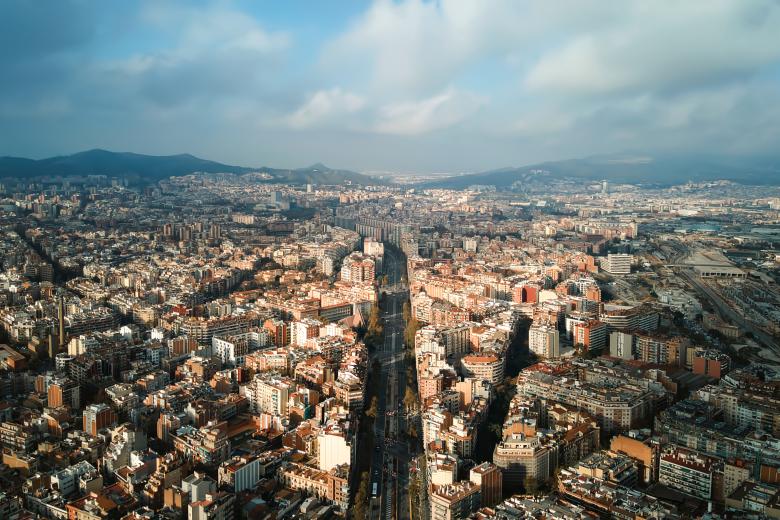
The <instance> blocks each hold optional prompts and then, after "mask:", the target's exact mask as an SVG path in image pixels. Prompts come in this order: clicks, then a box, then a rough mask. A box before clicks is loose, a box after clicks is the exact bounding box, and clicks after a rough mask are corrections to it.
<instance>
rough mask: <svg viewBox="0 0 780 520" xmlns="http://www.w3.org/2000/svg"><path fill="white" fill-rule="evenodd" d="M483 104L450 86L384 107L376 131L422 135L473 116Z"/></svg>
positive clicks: (475, 97)
mask: <svg viewBox="0 0 780 520" xmlns="http://www.w3.org/2000/svg"><path fill="white" fill-rule="evenodd" d="M482 104H483V100H482V99H480V98H478V97H477V96H475V95H473V94H470V93H466V92H460V91H457V90H456V89H454V88H448V89H447V90H445V91H444V92H441V93H439V94H436V95H434V96H432V97H429V98H426V99H422V100H419V101H407V102H401V103H394V104H389V105H386V106H383V107H381V108H380V110H379V114H378V120H377V121H376V123H375V124H374V127H373V129H374V131H376V132H379V133H386V134H397V135H419V134H423V133H427V132H431V131H434V130H440V129H443V128H448V127H451V126H453V125H456V124H458V123H460V122H461V121H463V120H464V119H466V118H467V117H469V116H471V115H472V114H473V113H474V112H476V111H477V110H478V109H479V107H480V106H481V105H482Z"/></svg>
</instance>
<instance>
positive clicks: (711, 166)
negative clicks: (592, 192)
mask: <svg viewBox="0 0 780 520" xmlns="http://www.w3.org/2000/svg"><path fill="white" fill-rule="evenodd" d="M533 179H538V180H543V179H575V180H576V179H578V180H582V181H601V180H608V181H610V182H617V183H630V184H644V185H660V186H668V185H673V184H683V183H685V182H688V181H694V182H700V181H713V180H730V181H733V182H737V183H741V184H754V185H780V158H778V157H749V158H745V157H714V156H713V157H707V156H696V155H669V156H652V155H645V154H641V155H626V154H620V155H617V154H616V155H598V156H592V157H587V158H584V159H568V160H564V161H550V162H544V163H539V164H532V165H528V166H521V167H518V168H502V169H499V170H491V171H486V172H482V173H474V174H468V175H460V176H457V177H447V178H444V179H437V180H436V181H432V182H429V183H426V184H425V185H424V187H430V188H452V189H461V188H465V187H468V186H471V185H474V184H483V185H494V186H496V187H497V188H507V187H509V186H511V185H512V184H513V183H514V182H517V181H520V182H527V181H530V180H533Z"/></svg>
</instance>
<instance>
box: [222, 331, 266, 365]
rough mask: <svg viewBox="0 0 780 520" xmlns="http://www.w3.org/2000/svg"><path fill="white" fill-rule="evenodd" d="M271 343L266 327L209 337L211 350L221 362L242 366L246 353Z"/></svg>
mask: <svg viewBox="0 0 780 520" xmlns="http://www.w3.org/2000/svg"><path fill="white" fill-rule="evenodd" d="M271 344H272V339H271V333H270V332H269V331H268V330H267V329H255V330H251V331H249V332H244V333H242V334H235V335H233V336H215V337H213V338H212V339H211V350H212V352H213V353H214V355H215V356H216V357H218V358H219V359H220V360H222V363H223V364H225V365H229V366H243V365H244V362H245V361H246V355H247V354H249V353H250V352H253V351H255V350H258V349H261V348H264V347H268V346H270V345H271Z"/></svg>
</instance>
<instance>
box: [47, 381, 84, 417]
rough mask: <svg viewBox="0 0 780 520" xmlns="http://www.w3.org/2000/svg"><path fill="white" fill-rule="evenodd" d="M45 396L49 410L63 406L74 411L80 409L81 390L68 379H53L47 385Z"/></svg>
mask: <svg viewBox="0 0 780 520" xmlns="http://www.w3.org/2000/svg"><path fill="white" fill-rule="evenodd" d="M47 394H48V405H49V407H50V408H57V407H58V406H63V405H65V406H70V407H71V408H72V409H74V410H78V409H79V408H81V389H80V388H79V385H78V384H76V382H75V381H73V380H72V379H70V378H69V377H58V378H56V379H54V380H53V381H52V382H51V383H50V384H49V388H48V389H47Z"/></svg>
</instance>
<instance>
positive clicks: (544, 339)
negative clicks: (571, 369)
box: [528, 323, 561, 359]
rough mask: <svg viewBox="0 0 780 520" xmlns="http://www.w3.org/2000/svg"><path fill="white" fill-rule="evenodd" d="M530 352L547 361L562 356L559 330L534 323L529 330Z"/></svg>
mask: <svg viewBox="0 0 780 520" xmlns="http://www.w3.org/2000/svg"><path fill="white" fill-rule="evenodd" d="M528 350H530V351H531V352H533V353H534V354H536V355H537V356H539V357H541V358H545V359H554V358H558V357H560V356H561V339H560V333H559V332H558V329H556V328H555V327H551V326H549V325H541V324H537V323H534V324H533V325H531V328H530V329H528Z"/></svg>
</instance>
